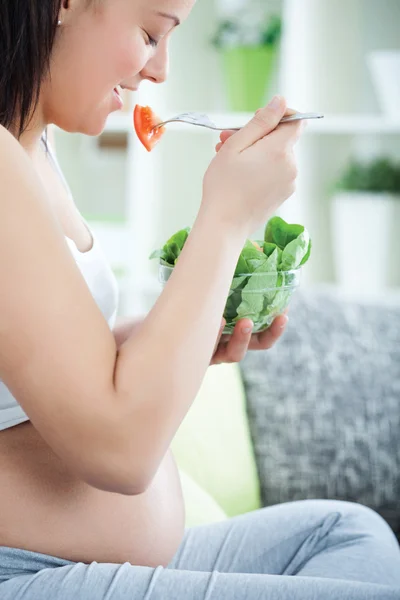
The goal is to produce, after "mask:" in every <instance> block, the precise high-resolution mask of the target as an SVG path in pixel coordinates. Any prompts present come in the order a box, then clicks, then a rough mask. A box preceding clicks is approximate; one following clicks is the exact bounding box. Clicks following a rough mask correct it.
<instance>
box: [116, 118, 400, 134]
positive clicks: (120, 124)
mask: <svg viewBox="0 0 400 600" xmlns="http://www.w3.org/2000/svg"><path fill="white" fill-rule="evenodd" d="M171 114H172V113H171ZM252 116H253V114H252V113H210V114H209V117H210V119H211V120H212V121H214V123H216V124H217V125H218V126H220V127H226V128H229V127H242V126H243V125H244V124H245V123H247V122H248V121H249V120H250V119H251V118H252ZM132 129H133V119H132V115H131V114H130V113H113V114H111V115H110V117H109V119H108V121H107V124H106V127H105V130H104V131H105V132H108V133H128V132H129V131H132ZM168 129H169V130H170V131H182V132H188V131H191V132H192V133H197V134H204V133H210V130H207V129H205V128H204V127H193V125H186V124H185V123H171V124H170V125H168ZM211 133H214V134H215V133H217V132H213V131H211ZM306 133H310V134H332V135H346V134H374V133H375V134H400V119H399V120H393V119H390V118H388V117H385V116H381V115H326V116H325V118H324V119H318V121H315V120H310V121H309V126H308V127H307V129H306Z"/></svg>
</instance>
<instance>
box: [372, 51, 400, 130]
mask: <svg viewBox="0 0 400 600" xmlns="http://www.w3.org/2000/svg"><path fill="white" fill-rule="evenodd" d="M367 63H368V67H369V69H370V73H371V77H372V81H373V84H374V87H375V92H376V95H377V97H378V101H379V104H380V106H381V109H382V111H383V112H384V113H385V114H386V115H387V116H388V117H391V118H393V119H395V120H397V121H398V120H400V114H399V111H400V51H396V50H387V51H386V50H377V51H375V52H371V53H370V54H369V55H368V58H367Z"/></svg>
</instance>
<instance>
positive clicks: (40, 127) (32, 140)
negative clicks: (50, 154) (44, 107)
mask: <svg viewBox="0 0 400 600" xmlns="http://www.w3.org/2000/svg"><path fill="white" fill-rule="evenodd" d="M46 126H47V123H46V122H45V119H44V118H43V117H42V115H41V114H40V111H39V109H37V110H36V111H35V114H34V116H33V118H32V119H31V120H30V121H29V124H28V126H27V128H26V129H25V131H24V132H23V133H22V134H21V136H20V137H19V140H18V141H19V143H20V144H21V146H22V147H23V148H24V149H25V150H26V152H27V153H28V154H29V155H31V156H33V155H35V154H36V152H37V151H38V149H39V147H40V139H41V137H42V136H43V133H44V131H45V129H46ZM11 133H13V134H14V135H15V132H13V131H12V132H11Z"/></svg>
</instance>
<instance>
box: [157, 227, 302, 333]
mask: <svg viewBox="0 0 400 600" xmlns="http://www.w3.org/2000/svg"><path fill="white" fill-rule="evenodd" d="M190 231H191V229H190V227H186V228H185V229H181V230H180V231H178V232H177V233H175V234H174V235H173V236H172V237H171V238H170V239H169V240H168V241H167V242H166V243H165V244H164V246H163V247H162V248H160V249H158V250H155V251H154V252H153V253H152V254H151V255H150V260H151V259H154V258H158V259H159V274H160V280H161V281H162V282H163V283H164V284H165V283H166V282H167V280H168V278H169V276H170V275H171V273H172V270H173V268H174V266H175V265H176V263H177V261H178V259H179V255H180V253H181V252H182V249H183V247H184V245H185V242H186V240H187V238H188V236H189V234H190ZM310 254H311V239H310V235H309V233H308V231H307V230H306V228H305V227H303V226H302V225H296V224H289V223H286V221H284V220H283V219H282V218H280V217H273V218H272V219H270V220H269V221H268V223H267V224H266V226H265V231H264V239H263V240H255V241H252V240H246V243H245V245H244V247H243V249H242V251H241V253H240V256H239V259H238V261H237V264H236V268H235V272H234V276H233V279H232V283H231V286H230V290H229V294H228V298H227V301H226V305H225V309H224V318H225V320H226V326H225V329H224V333H232V332H233V329H234V327H235V324H236V323H237V321H239V320H240V319H243V318H249V319H251V320H252V321H253V323H254V329H253V331H254V332H259V331H263V330H264V329H267V328H268V327H269V326H270V325H271V323H272V321H273V320H274V319H275V317H277V316H278V315H280V314H282V312H283V311H284V310H285V309H286V308H287V306H288V304H289V302H290V298H291V296H292V294H293V292H294V291H295V289H296V288H297V287H298V285H299V282H300V270H301V267H302V266H303V265H304V264H305V263H306V262H307V261H308V259H309V258H310Z"/></svg>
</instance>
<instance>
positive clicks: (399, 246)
mask: <svg viewBox="0 0 400 600" xmlns="http://www.w3.org/2000/svg"><path fill="white" fill-rule="evenodd" d="M331 209H332V210H331V223H332V244H333V255H334V265H335V270H336V280H337V283H338V284H339V285H340V286H341V287H342V288H343V289H345V290H346V291H348V292H351V293H355V294H361V295H365V296H368V295H370V296H375V295H377V294H379V293H381V292H382V291H384V290H385V289H387V288H390V287H397V286H400V235H399V231H400V197H397V196H391V195H390V194H375V193H364V192H342V193H340V194H337V195H336V196H335V197H334V198H333V201H332V207H331Z"/></svg>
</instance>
